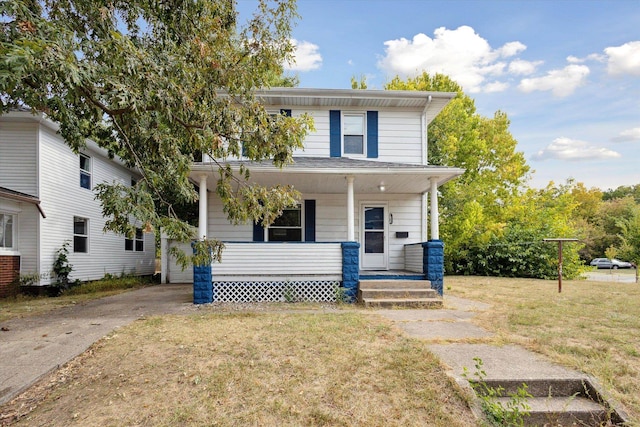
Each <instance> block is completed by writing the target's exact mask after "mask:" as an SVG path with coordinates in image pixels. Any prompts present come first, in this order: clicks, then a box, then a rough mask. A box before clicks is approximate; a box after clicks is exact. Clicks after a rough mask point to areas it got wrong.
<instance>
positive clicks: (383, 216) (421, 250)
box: [162, 157, 463, 302]
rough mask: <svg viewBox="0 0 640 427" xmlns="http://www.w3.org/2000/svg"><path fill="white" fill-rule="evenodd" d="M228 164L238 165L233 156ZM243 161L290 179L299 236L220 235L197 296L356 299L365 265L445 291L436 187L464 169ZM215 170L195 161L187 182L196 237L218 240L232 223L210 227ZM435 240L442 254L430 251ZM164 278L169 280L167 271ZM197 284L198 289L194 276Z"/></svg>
mask: <svg viewBox="0 0 640 427" xmlns="http://www.w3.org/2000/svg"><path fill="white" fill-rule="evenodd" d="M229 164H230V165H231V166H232V168H233V169H234V170H237V169H238V168H239V166H240V162H239V161H236V162H229ZM247 166H248V167H249V169H250V170H251V181H252V182H255V183H257V184H259V185H264V186H273V185H278V184H280V185H284V184H290V185H293V186H294V188H295V189H296V190H298V191H299V192H300V193H301V194H302V199H303V202H302V208H301V215H302V216H303V217H304V218H302V220H301V224H299V225H300V227H301V228H302V230H301V232H300V233H301V234H300V235H301V238H300V241H297V242H273V241H271V239H270V237H272V236H273V235H274V234H273V233H269V232H265V233H264V240H262V241H256V239H255V233H254V239H253V240H250V238H246V236H247V233H248V232H247V233H244V234H238V235H239V236H244V239H243V240H246V241H238V240H229V239H223V241H224V242H225V250H224V251H223V255H222V262H221V263H213V264H212V265H211V266H205V267H208V270H209V271H210V276H206V274H205V276H204V283H202V288H203V289H204V288H206V289H209V288H210V289H211V291H210V292H205V293H204V296H203V299H204V301H203V302H211V301H217V300H234V298H241V295H245V297H246V298H249V299H254V300H255V299H266V300H273V298H275V299H276V300H282V299H283V298H284V299H285V300H286V299H288V298H289V297H292V299H294V300H300V299H305V300H317V298H321V299H322V300H332V299H334V298H336V297H340V296H341V295H345V296H346V298H347V299H353V297H355V294H356V291H357V286H358V281H359V278H360V271H361V270H362V271H364V272H377V273H378V275H379V273H380V272H394V271H401V272H403V275H407V277H409V276H412V277H416V276H421V277H426V278H427V279H429V280H431V281H432V285H434V286H436V287H437V286H438V282H439V283H440V288H441V283H442V278H441V276H442V273H441V272H440V273H439V275H440V279H438V277H436V276H433V272H434V271H435V270H434V268H433V267H434V266H435V265H436V264H437V263H436V262H435V261H434V260H436V259H439V270H440V271H441V270H442V257H441V248H442V242H440V240H439V217H438V187H439V186H440V185H442V184H443V183H445V182H447V181H449V180H450V179H452V178H454V177H456V176H458V175H460V174H461V173H462V172H463V171H462V170H461V169H457V168H447V167H439V166H428V165H414V164H398V163H388V162H378V161H367V160H356V159H347V158H309V157H301V158H296V159H295V161H294V163H293V164H291V165H288V166H287V167H285V168H283V169H279V168H276V167H274V166H273V165H272V164H270V163H269V162H261V163H248V164H247ZM216 177H217V166H216V165H214V164H209V163H201V164H196V165H195V166H194V167H193V172H192V179H193V180H194V181H195V182H196V183H197V184H198V186H199V192H200V193H199V195H200V201H199V227H198V231H197V238H198V239H205V238H207V237H211V238H220V237H219V236H220V235H221V234H222V235H225V232H226V231H225V230H228V228H227V227H230V225H229V226H227V225H224V226H219V227H218V228H219V229H216V225H219V224H220V221H217V220H212V218H213V217H215V213H212V211H213V210H216V209H219V208H217V207H216V203H218V202H219V200H217V198H216V197H215V195H213V194H212V193H211V192H210V191H209V189H213V188H215V184H216V181H215V179H216ZM212 199H214V200H212ZM310 202H313V203H310ZM310 217H312V219H311V220H310V219H309V218H310ZM251 226H252V225H248V226H247V227H251ZM437 247H439V248H440V255H439V258H433V256H432V255H433V254H435V253H436V252H437V251H436V249H437ZM434 251H436V252H434ZM162 252H163V254H164V253H165V251H164V250H163V251H162ZM430 257H431V258H430ZM430 259H431V261H432V262H431V263H429V260H430ZM163 264H165V262H164V261H163ZM430 264H431V265H432V268H431V270H429V268H428V265H430ZM425 266H426V267H425ZM164 270H165V269H164V268H163V271H164ZM430 275H431V276H433V277H431V278H430V277H429V276H430ZM208 277H210V278H208ZM167 279H168V280H170V281H174V280H173V278H167V277H163V280H167ZM194 286H195V288H198V289H199V285H198V284H197V283H195V281H194ZM247 288H250V289H249V290H247ZM274 289H275V290H274ZM305 289H306V291H305ZM439 291H440V292H441V289H440V290H439ZM198 293H199V291H198ZM278 294H279V296H278ZM196 299H198V298H196ZM209 299H211V301H209Z"/></svg>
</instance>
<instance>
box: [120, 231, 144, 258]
mask: <svg viewBox="0 0 640 427" xmlns="http://www.w3.org/2000/svg"><path fill="white" fill-rule="evenodd" d="M124 250H125V251H135V252H144V235H143V234H142V229H141V228H136V234H135V236H134V238H133V239H125V241H124Z"/></svg>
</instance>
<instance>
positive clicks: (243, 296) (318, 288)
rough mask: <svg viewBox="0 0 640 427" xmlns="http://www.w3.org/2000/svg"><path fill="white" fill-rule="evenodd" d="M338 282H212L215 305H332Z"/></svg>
mask: <svg viewBox="0 0 640 427" xmlns="http://www.w3.org/2000/svg"><path fill="white" fill-rule="evenodd" d="M339 287H340V281H338V280H299V281H267V282H255V281H252V282H215V281H214V282H213V300H214V301H215V302H296V301H312V302H326V301H332V302H333V301H336V296H337V295H338V288H339Z"/></svg>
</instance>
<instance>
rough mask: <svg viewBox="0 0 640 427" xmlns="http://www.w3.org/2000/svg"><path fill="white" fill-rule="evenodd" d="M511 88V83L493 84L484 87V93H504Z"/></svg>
mask: <svg viewBox="0 0 640 427" xmlns="http://www.w3.org/2000/svg"><path fill="white" fill-rule="evenodd" d="M508 88H509V83H504V82H491V83H487V84H486V85H484V88H483V91H484V92H486V93H495V92H504V91H505V90H507V89H508Z"/></svg>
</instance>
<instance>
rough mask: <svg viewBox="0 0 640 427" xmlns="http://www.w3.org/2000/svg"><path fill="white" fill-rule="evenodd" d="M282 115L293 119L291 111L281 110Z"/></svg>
mask: <svg viewBox="0 0 640 427" xmlns="http://www.w3.org/2000/svg"><path fill="white" fill-rule="evenodd" d="M280 114H284V115H285V116H287V117H291V110H287V109H285V108H281V109H280Z"/></svg>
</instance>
